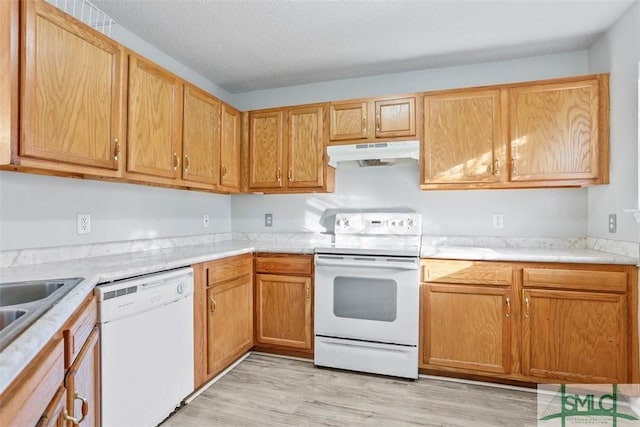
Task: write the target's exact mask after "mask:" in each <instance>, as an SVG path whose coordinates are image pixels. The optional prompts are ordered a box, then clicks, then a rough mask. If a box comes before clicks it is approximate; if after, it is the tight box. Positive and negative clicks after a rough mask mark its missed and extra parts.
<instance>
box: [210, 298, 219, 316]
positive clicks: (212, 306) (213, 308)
mask: <svg viewBox="0 0 640 427" xmlns="http://www.w3.org/2000/svg"><path fill="white" fill-rule="evenodd" d="M216 305H217V304H216V300H215V299H213V297H211V299H210V300H209V311H210V312H211V314H213V313H215V312H216Z"/></svg>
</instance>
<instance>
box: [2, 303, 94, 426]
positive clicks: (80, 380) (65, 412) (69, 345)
mask: <svg viewBox="0 0 640 427" xmlns="http://www.w3.org/2000/svg"><path fill="white" fill-rule="evenodd" d="M95 310H96V301H95V298H94V297H93V295H90V296H88V297H87V298H86V299H85V301H84V302H83V303H82V305H81V306H80V308H78V310H76V312H75V313H74V314H73V315H72V316H71V317H70V318H69V320H68V321H67V323H66V324H65V325H64V326H63V327H62V329H61V330H60V331H58V332H57V333H56V334H55V335H54V336H53V337H52V338H51V340H50V341H49V343H48V344H47V345H46V346H45V347H44V348H43V349H42V350H41V351H40V353H39V354H38V355H37V356H36V357H35V358H34V359H33V360H32V361H31V362H30V363H29V364H28V365H27V367H26V368H25V369H24V370H23V371H22V373H21V374H20V375H19V376H18V377H17V378H16V379H15V380H14V381H13V382H12V383H11V384H10V385H9V387H8V388H7V389H5V391H4V392H3V393H2V395H0V425H2V426H33V425H37V426H67V427H68V426H71V425H80V426H99V425H100V347H99V345H100V331H99V329H98V327H97V326H96V325H95ZM88 324H91V328H92V329H91V332H90V333H89V334H88V335H86V334H85V333H84V329H85V325H88ZM75 348H77V349H78V351H77V353H76V352H75V351H74V349H75ZM67 360H68V361H69V363H70V366H69V367H68V369H66V366H65V362H66V361H67ZM72 418H73V419H75V421H77V422H75V421H73V420H72Z"/></svg>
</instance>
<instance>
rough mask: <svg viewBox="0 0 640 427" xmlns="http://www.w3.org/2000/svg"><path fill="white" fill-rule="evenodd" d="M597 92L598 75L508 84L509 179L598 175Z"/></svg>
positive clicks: (523, 179)
mask: <svg viewBox="0 0 640 427" xmlns="http://www.w3.org/2000/svg"><path fill="white" fill-rule="evenodd" d="M598 95H599V79H598V78H590V79H586V80H574V81H563V82H558V83H544V82H543V83H540V84H535V85H531V86H528V85H525V86H521V87H515V88H512V89H511V91H510V123H511V129H510V137H511V179H512V180H513V181H537V180H562V179H578V180H580V179H587V180H594V179H596V178H598V176H599V170H598V167H599V159H598V154H599V146H598V144H599V138H598V136H599V129H598V126H599V120H598V118H599V96H598ZM607 113H608V109H607ZM607 120H608V119H607Z"/></svg>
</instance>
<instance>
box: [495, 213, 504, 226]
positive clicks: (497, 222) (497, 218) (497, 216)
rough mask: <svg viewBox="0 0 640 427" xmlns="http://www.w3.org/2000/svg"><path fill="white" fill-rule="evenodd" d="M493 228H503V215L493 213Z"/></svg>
mask: <svg viewBox="0 0 640 427" xmlns="http://www.w3.org/2000/svg"><path fill="white" fill-rule="evenodd" d="M493 228H494V229H501V228H504V215H502V214H493Z"/></svg>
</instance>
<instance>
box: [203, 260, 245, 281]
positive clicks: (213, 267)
mask: <svg viewBox="0 0 640 427" xmlns="http://www.w3.org/2000/svg"><path fill="white" fill-rule="evenodd" d="M252 261H253V255H251V254H246V255H240V256H236V257H232V258H224V259H219V260H216V261H211V262H208V263H207V264H206V266H205V268H206V275H207V286H212V285H214V284H216V283H220V282H226V281H227V280H231V279H234V278H236V277H238V276H243V275H245V274H252V264H253V262H252Z"/></svg>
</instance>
